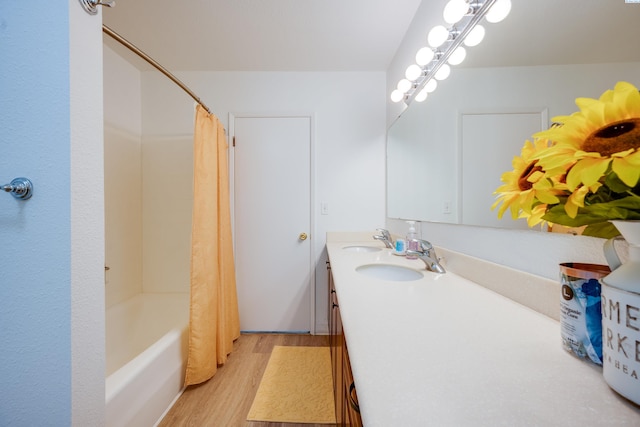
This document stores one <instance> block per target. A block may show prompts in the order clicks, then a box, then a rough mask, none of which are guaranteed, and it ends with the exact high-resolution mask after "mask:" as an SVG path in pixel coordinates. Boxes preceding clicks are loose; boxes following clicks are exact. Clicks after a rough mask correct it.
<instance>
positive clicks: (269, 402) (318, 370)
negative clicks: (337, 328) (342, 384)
mask: <svg viewBox="0 0 640 427" xmlns="http://www.w3.org/2000/svg"><path fill="white" fill-rule="evenodd" d="M247 420H248V421H271V422H282V423H312V424H335V422H336V417H335V406H334V403H333V382H332V378H331V355H330V352H329V347H288V346H275V347H274V348H273V352H272V353H271V357H270V358H269V363H268V364H267V368H266V370H265V371H264V375H263V376H262V380H261V381H260V385H259V386H258V392H257V394H256V397H255V399H254V400H253V404H252V405H251V409H250V410H249V414H248V415H247Z"/></svg>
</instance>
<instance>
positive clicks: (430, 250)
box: [407, 239, 446, 274]
mask: <svg viewBox="0 0 640 427" xmlns="http://www.w3.org/2000/svg"><path fill="white" fill-rule="evenodd" d="M411 241H412V242H418V246H419V247H420V249H419V250H417V251H411V250H408V251H407V255H415V256H417V257H418V258H420V259H421V260H422V261H423V262H424V264H425V265H426V266H427V270H429V271H433V272H434V273H439V274H444V273H446V271H445V269H444V267H442V266H441V265H440V259H439V258H438V256H437V255H436V250H435V249H434V247H433V245H432V244H431V243H429V242H427V241H426V240H421V239H413V240H411Z"/></svg>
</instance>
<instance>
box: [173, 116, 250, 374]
mask: <svg viewBox="0 0 640 427" xmlns="http://www.w3.org/2000/svg"><path fill="white" fill-rule="evenodd" d="M227 148H228V145H227V141H226V138H225V135H224V127H223V126H222V124H221V123H220V121H219V120H218V118H217V117H216V116H214V115H213V114H210V113H207V111H206V110H205V109H204V108H203V107H202V106H201V105H198V106H197V107H196V119H195V131H194V143H193V158H194V170H193V175H194V184H193V193H194V194H193V220H192V225H191V303H190V321H189V346H188V356H187V370H186V375H185V386H188V385H192V384H198V383H201V382H204V381H206V380H208V379H210V378H211V377H212V376H213V375H214V374H215V373H216V370H217V367H218V365H221V364H223V363H225V362H226V360H227V356H228V355H229V353H231V350H232V349H233V341H234V340H235V339H237V338H238V337H239V336H240V319H239V314H238V298H237V294H236V277H235V267H234V260H233V242H232V240H231V212H230V202H229V170H228V166H227Z"/></svg>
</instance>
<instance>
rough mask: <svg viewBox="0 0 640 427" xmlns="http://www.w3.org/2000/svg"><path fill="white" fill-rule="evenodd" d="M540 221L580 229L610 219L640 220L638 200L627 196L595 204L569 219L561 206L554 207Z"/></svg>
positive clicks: (580, 210) (639, 199) (580, 209)
mask: <svg viewBox="0 0 640 427" xmlns="http://www.w3.org/2000/svg"><path fill="white" fill-rule="evenodd" d="M542 219H544V220H546V221H549V222H552V223H554V224H560V225H566V226H567V227H580V226H583V225H591V224H597V223H600V222H606V221H609V220H612V219H622V220H625V219H626V220H640V198H639V197H634V196H627V197H625V198H622V199H618V200H612V201H610V202H606V203H595V204H592V205H589V206H585V207H584V208H579V209H578V215H577V216H576V217H575V218H571V217H569V215H567V213H566V212H565V210H564V206H563V205H555V206H553V207H552V208H551V209H549V210H548V211H547V212H546V213H545V215H544V216H543V217H542Z"/></svg>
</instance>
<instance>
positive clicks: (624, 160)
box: [611, 151, 640, 187]
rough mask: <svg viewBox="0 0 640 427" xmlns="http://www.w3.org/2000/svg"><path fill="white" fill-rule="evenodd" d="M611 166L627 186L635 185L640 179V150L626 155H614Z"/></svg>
mask: <svg viewBox="0 0 640 427" xmlns="http://www.w3.org/2000/svg"><path fill="white" fill-rule="evenodd" d="M611 168H612V169H613V171H614V172H615V174H616V175H618V178H620V180H621V181H622V182H624V183H625V184H626V185H628V186H629V187H635V186H636V185H637V184H638V180H639V179H640V151H637V152H635V153H634V154H632V155H630V156H627V157H614V159H613V162H612V164H611Z"/></svg>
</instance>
